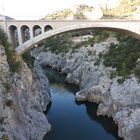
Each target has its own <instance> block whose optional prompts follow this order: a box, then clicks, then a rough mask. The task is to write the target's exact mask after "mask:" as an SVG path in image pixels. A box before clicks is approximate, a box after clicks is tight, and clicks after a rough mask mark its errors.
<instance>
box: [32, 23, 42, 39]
mask: <svg viewBox="0 0 140 140" xmlns="http://www.w3.org/2000/svg"><path fill="white" fill-rule="evenodd" d="M41 33H42V29H41V27H40V26H39V25H35V26H34V27H33V37H35V36H38V35H40V34H41Z"/></svg>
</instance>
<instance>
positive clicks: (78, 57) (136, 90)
mask: <svg viewBox="0 0 140 140" xmlns="http://www.w3.org/2000/svg"><path fill="white" fill-rule="evenodd" d="M110 43H111V42H102V43H99V44H95V45H94V46H93V47H90V46H88V47H81V48H80V49H77V50H75V51H69V52H68V53H63V54H62V53H60V54H53V53H51V52H49V51H48V52H41V53H38V51H37V50H34V51H33V52H32V55H34V56H35V57H36V59H38V61H39V63H40V65H44V66H51V67H52V68H55V69H57V70H59V71H61V72H63V73H67V77H66V79H67V81H68V82H69V83H75V84H77V85H79V86H80V91H79V92H77V93H76V100H78V101H84V100H88V101H90V102H94V103H98V104H99V106H98V110H97V114H98V115H108V116H111V117H113V119H114V121H115V122H116V123H117V124H118V128H119V129H118V133H119V136H121V137H123V138H124V139H125V140H139V137H140V127H139V126H140V118H139V113H140V108H139V103H140V85H139V83H138V81H137V80H136V78H135V77H134V76H133V75H132V76H130V77H129V79H126V80H125V81H124V83H123V84H119V83H118V82H117V77H116V78H114V79H110V74H111V71H113V69H112V68H110V67H108V68H107V67H105V66H104V65H103V63H102V61H101V62H100V63H98V60H99V54H100V52H102V53H104V52H106V51H107V50H108V48H109V46H110ZM116 43H117V41H116ZM93 131H94V130H93Z"/></svg>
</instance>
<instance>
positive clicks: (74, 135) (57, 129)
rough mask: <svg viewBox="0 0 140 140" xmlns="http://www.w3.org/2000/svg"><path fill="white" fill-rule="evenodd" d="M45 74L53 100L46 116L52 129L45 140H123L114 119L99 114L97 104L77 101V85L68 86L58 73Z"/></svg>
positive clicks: (49, 72) (48, 70) (47, 72)
mask: <svg viewBox="0 0 140 140" xmlns="http://www.w3.org/2000/svg"><path fill="white" fill-rule="evenodd" d="M45 72H46V76H47V77H48V79H49V81H50V92H51V98H52V103H50V104H49V106H48V109H47V110H46V112H45V114H46V116H47V118H48V121H49V122H50V124H51V125H52V130H51V131H50V132H49V133H48V134H47V135H46V136H45V137H44V139H43V140H122V139H121V138H119V137H118V134H117V131H118V129H117V126H116V125H115V123H114V121H113V120H112V119H111V118H107V117H103V116H97V115H96V111H97V105H96V104H93V103H89V102H77V101H75V98H74V94H75V93H76V92H77V91H78V87H77V86H75V85H72V84H68V83H67V82H66V81H65V76H64V75H62V74H59V73H58V72H57V71H55V70H51V69H50V68H47V69H45Z"/></svg>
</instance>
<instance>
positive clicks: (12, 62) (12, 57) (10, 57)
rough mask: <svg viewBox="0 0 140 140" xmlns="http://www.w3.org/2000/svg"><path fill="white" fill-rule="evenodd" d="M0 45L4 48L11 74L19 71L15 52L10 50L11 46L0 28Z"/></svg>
mask: <svg viewBox="0 0 140 140" xmlns="http://www.w3.org/2000/svg"><path fill="white" fill-rule="evenodd" d="M0 43H1V44H2V45H3V47H4V48H5V52H6V55H7V61H8V63H9V66H10V70H11V71H12V72H19V71H20V69H21V63H20V61H19V60H18V59H17V56H16V53H15V50H14V49H13V48H12V45H11V44H10V43H9V42H8V37H7V35H6V33H5V32H4V31H3V30H2V29H1V28H0Z"/></svg>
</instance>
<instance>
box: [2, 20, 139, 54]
mask: <svg viewBox="0 0 140 140" xmlns="http://www.w3.org/2000/svg"><path fill="white" fill-rule="evenodd" d="M0 26H1V27H2V28H3V29H4V30H5V32H6V33H7V34H8V38H9V40H10V42H11V43H12V44H13V46H14V47H15V48H16V51H17V53H18V54H21V53H23V52H24V51H26V50H28V49H29V48H31V47H32V46H33V45H35V44H37V43H39V42H41V41H43V40H45V39H47V38H48V37H51V36H54V35H56V34H61V33H63V32H70V31H74V30H85V29H94V28H101V29H106V30H112V31H116V32H124V33H129V34H131V35H133V36H134V37H137V38H139V39H140V21H139V20H120V19H114V20H112V19H111V20H48V21H45V20H33V21H29V20H26V21H24V20H17V21H16V20H10V21H6V20H4V21H3V20H1V21H0Z"/></svg>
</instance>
